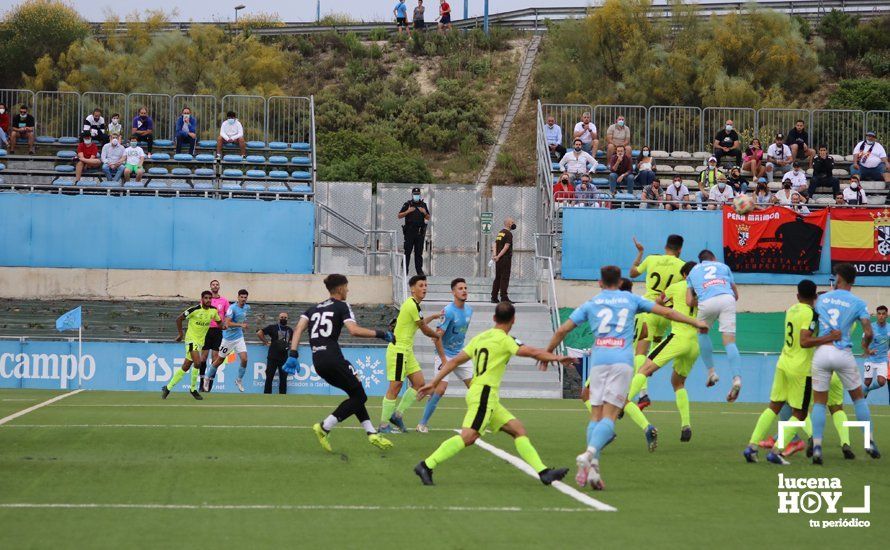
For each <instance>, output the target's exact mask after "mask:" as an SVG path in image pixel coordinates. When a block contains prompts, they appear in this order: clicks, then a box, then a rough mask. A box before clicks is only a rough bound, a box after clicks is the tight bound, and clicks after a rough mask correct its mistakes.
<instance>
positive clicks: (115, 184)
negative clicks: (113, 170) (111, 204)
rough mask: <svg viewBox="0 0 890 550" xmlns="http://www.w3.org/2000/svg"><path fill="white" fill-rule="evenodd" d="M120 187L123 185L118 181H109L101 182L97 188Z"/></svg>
mask: <svg viewBox="0 0 890 550" xmlns="http://www.w3.org/2000/svg"><path fill="white" fill-rule="evenodd" d="M122 185H123V184H122V183H121V182H119V181H111V180H102V181H101V182H100V183H99V187H109V188H118V187H121V186H122Z"/></svg>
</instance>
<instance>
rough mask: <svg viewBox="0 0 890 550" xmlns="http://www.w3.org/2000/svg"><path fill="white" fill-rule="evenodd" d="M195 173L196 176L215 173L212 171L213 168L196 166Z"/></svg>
mask: <svg viewBox="0 0 890 550" xmlns="http://www.w3.org/2000/svg"><path fill="white" fill-rule="evenodd" d="M195 175H196V176H213V175H215V172H214V171H213V168H196V169H195Z"/></svg>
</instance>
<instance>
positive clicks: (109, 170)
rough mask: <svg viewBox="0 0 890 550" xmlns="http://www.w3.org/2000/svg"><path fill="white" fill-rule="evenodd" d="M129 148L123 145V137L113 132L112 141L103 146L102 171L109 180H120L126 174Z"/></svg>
mask: <svg viewBox="0 0 890 550" xmlns="http://www.w3.org/2000/svg"><path fill="white" fill-rule="evenodd" d="M126 150H127V148H126V147H124V146H123V145H121V137H120V135H118V134H111V141H109V142H108V143H106V144H105V145H103V146H102V155H101V160H102V172H104V173H105V179H106V180H108V181H120V179H121V177H122V176H123V175H124V162H125V161H126V160H127V155H126Z"/></svg>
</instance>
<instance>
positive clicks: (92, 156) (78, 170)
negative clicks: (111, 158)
mask: <svg viewBox="0 0 890 550" xmlns="http://www.w3.org/2000/svg"><path fill="white" fill-rule="evenodd" d="M100 166H102V161H101V160H99V148H98V147H97V146H96V144H95V143H94V142H93V136H91V135H90V133H89V132H84V133H83V134H81V137H80V143H79V144H78V145H77V165H76V166H75V167H74V183H77V182H79V181H80V176H81V175H83V171H84V170H97V169H98V168H99V167H100Z"/></svg>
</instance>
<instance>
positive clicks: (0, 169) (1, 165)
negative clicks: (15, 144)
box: [0, 162, 6, 172]
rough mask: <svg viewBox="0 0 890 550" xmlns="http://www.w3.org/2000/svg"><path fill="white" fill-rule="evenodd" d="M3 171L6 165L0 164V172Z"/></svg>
mask: <svg viewBox="0 0 890 550" xmlns="http://www.w3.org/2000/svg"><path fill="white" fill-rule="evenodd" d="M3 170H6V165H5V164H3V163H2V162H0V172H2V171H3Z"/></svg>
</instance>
